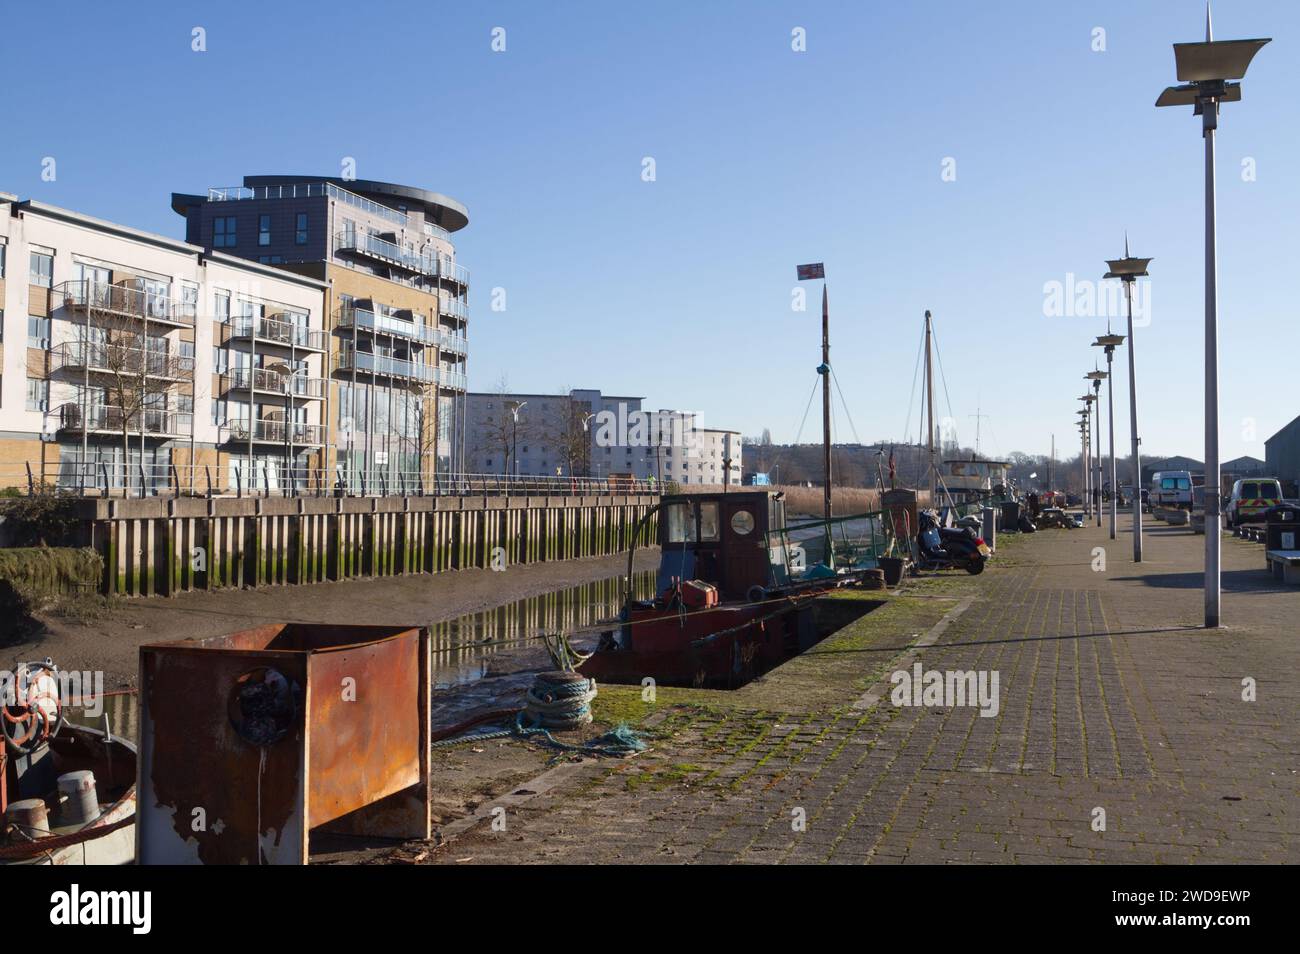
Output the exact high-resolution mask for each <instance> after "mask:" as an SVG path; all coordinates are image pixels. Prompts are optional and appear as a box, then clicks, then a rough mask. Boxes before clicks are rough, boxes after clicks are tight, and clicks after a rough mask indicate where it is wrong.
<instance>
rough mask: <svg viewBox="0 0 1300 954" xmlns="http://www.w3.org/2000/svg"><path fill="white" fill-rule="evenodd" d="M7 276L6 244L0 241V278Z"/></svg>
mask: <svg viewBox="0 0 1300 954" xmlns="http://www.w3.org/2000/svg"><path fill="white" fill-rule="evenodd" d="M4 277H5V244H4V243H3V242H0V278H4Z"/></svg>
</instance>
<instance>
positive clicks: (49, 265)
mask: <svg viewBox="0 0 1300 954" xmlns="http://www.w3.org/2000/svg"><path fill="white" fill-rule="evenodd" d="M28 281H30V282H31V283H32V284H33V285H40V286H41V287H42V288H49V287H50V286H51V285H53V284H54V256H53V255H48V254H46V253H45V252H32V256H31V277H30V278H29V279H28Z"/></svg>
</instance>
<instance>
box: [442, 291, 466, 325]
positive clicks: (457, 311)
mask: <svg viewBox="0 0 1300 954" xmlns="http://www.w3.org/2000/svg"><path fill="white" fill-rule="evenodd" d="M438 314H440V315H446V316H447V317H448V318H459V319H460V320H461V321H468V320H469V305H467V304H466V303H465V302H463V301H461V300H460V299H459V298H452V297H451V296H450V295H439V296H438Z"/></svg>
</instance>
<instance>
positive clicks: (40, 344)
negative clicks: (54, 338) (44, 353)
mask: <svg viewBox="0 0 1300 954" xmlns="http://www.w3.org/2000/svg"><path fill="white" fill-rule="evenodd" d="M49 346H50V319H48V318H42V317H41V316H40V315H28V316H27V347H29V348H40V349H42V350H45V349H47V348H49Z"/></svg>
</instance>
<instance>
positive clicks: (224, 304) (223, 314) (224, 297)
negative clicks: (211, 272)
mask: <svg viewBox="0 0 1300 954" xmlns="http://www.w3.org/2000/svg"><path fill="white" fill-rule="evenodd" d="M213 315H214V317H215V318H216V319H217V321H219V322H221V323H222V324H225V323H226V322H228V321H229V320H230V292H225V291H219V292H217V293H216V294H215V295H214V296H213Z"/></svg>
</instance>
